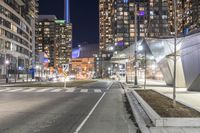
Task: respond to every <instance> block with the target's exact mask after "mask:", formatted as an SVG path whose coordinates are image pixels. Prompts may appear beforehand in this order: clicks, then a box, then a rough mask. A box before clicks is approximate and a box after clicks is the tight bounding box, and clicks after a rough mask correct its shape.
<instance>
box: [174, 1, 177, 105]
mask: <svg viewBox="0 0 200 133" xmlns="http://www.w3.org/2000/svg"><path fill="white" fill-rule="evenodd" d="M173 5H174V29H175V35H174V87H173V107H176V61H177V57H176V55H177V52H176V50H177V48H176V43H177V12H176V6H177V1H176V0H173Z"/></svg>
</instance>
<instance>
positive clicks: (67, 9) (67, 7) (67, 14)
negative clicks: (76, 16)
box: [64, 0, 70, 23]
mask: <svg viewBox="0 0 200 133" xmlns="http://www.w3.org/2000/svg"><path fill="white" fill-rule="evenodd" d="M64 1H65V2H64V6H65V7H64V8H65V11H64V15H65V16H64V19H65V22H66V23H70V2H69V0H64Z"/></svg>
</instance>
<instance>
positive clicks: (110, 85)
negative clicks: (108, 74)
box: [107, 82, 113, 90]
mask: <svg viewBox="0 0 200 133" xmlns="http://www.w3.org/2000/svg"><path fill="white" fill-rule="evenodd" d="M112 85H113V82H111V83H110V84H109V86H108V88H107V90H109V89H110V88H111V87H112Z"/></svg>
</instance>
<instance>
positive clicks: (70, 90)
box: [65, 88, 75, 92]
mask: <svg viewBox="0 0 200 133" xmlns="http://www.w3.org/2000/svg"><path fill="white" fill-rule="evenodd" d="M74 91H75V88H69V89H67V90H66V91H65V92H74Z"/></svg>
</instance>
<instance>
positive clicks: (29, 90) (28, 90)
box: [22, 88, 36, 92]
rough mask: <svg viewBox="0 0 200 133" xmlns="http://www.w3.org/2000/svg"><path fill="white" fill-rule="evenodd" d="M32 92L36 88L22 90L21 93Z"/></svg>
mask: <svg viewBox="0 0 200 133" xmlns="http://www.w3.org/2000/svg"><path fill="white" fill-rule="evenodd" d="M34 90H36V88H31V89H27V90H23V91H22V92H31V91H34Z"/></svg>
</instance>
